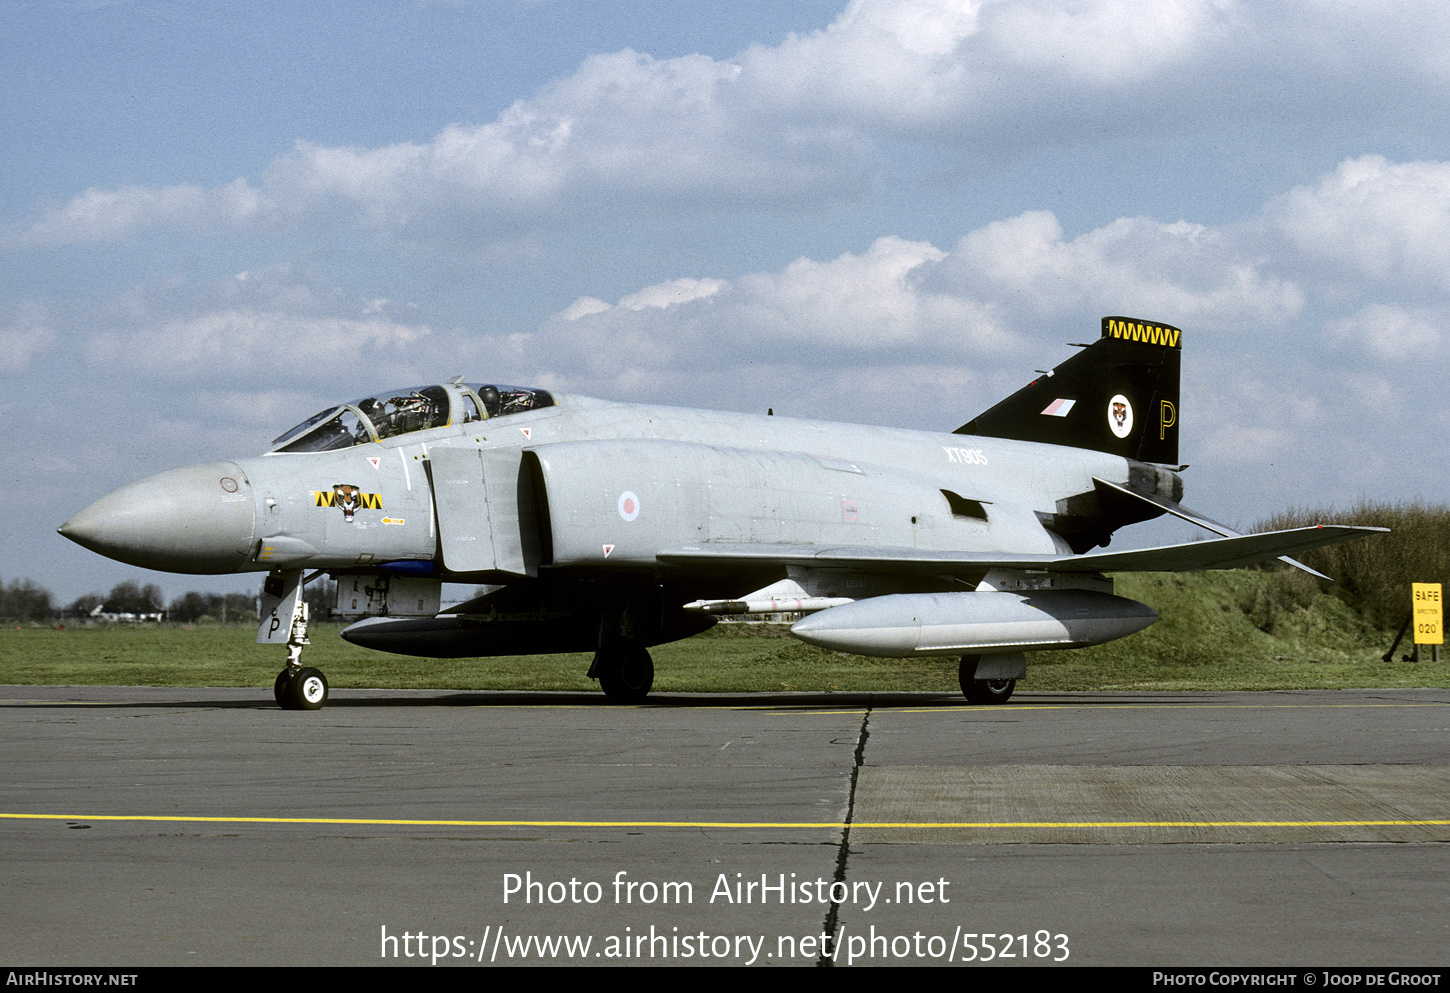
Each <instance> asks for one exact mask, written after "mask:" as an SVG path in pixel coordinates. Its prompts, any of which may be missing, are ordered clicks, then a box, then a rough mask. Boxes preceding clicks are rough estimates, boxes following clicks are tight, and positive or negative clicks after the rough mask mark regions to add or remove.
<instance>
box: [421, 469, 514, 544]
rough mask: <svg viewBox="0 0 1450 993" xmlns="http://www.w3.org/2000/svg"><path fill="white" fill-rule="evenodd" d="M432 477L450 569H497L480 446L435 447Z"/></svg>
mask: <svg viewBox="0 0 1450 993" xmlns="http://www.w3.org/2000/svg"><path fill="white" fill-rule="evenodd" d="M426 465H427V467H428V478H429V481H430V482H431V483H432V484H433V506H434V507H435V508H436V509H437V511H438V549H439V551H440V552H441V553H442V555H443V565H444V567H445V568H447V569H448V570H449V571H450V572H487V571H490V570H493V569H495V568H497V562H496V560H495V558H494V554H493V529H492V525H491V522H490V519H489V518H490V515H489V505H488V491H487V490H486V489H485V488H484V485H483V460H482V459H481V458H480V453H479V451H478V449H476V448H435V449H433V450H432V451H431V452H429V453H428V461H427V463H426Z"/></svg>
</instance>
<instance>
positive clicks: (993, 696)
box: [957, 655, 1017, 704]
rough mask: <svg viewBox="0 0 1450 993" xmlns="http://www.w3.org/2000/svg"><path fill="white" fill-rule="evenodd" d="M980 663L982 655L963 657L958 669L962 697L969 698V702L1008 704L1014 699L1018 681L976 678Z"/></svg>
mask: <svg viewBox="0 0 1450 993" xmlns="http://www.w3.org/2000/svg"><path fill="white" fill-rule="evenodd" d="M980 661H982V657H981V656H980V655H963V656H962V662H961V665H959V666H958V667H957V683H958V685H960V686H961V688H962V696H964V697H966V698H967V702H968V703H976V704H992V703H1006V702H1007V701H1008V700H1010V699H1012V691H1013V690H1015V689H1016V688H1017V680H1015V679H978V678H976V677H977V663H978V662H980Z"/></svg>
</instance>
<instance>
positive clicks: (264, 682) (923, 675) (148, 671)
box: [0, 570, 1450, 692]
mask: <svg viewBox="0 0 1450 993" xmlns="http://www.w3.org/2000/svg"><path fill="white" fill-rule="evenodd" d="M1301 577H1302V574H1299V573H1288V572H1283V573H1281V572H1257V571H1248V570H1239V571H1234V572H1215V573H1196V574H1190V575H1177V574H1161V575H1133V576H1123V577H1120V578H1119V580H1118V587H1117V590H1118V593H1119V594H1121V595H1123V596H1127V597H1131V598H1133V599H1135V600H1141V601H1143V602H1144V603H1147V604H1149V605H1150V606H1152V607H1154V608H1155V609H1156V610H1158V612H1159V613H1160V614H1161V615H1162V619H1161V620H1159V621H1158V623H1157V624H1155V625H1153V626H1152V627H1151V628H1149V629H1148V630H1147V631H1144V632H1142V633H1140V634H1137V635H1134V636H1133V637H1131V638H1125V639H1123V640H1121V641H1116V642H1112V643H1110V644H1107V645H1100V646H1098V647H1096V648H1090V649H1081V650H1078V651H1071V652H1040V653H1034V654H1032V655H1029V656H1028V678H1027V679H1026V680H1025V681H1024V682H1023V683H1022V684H1021V688H1023V689H1030V690H1088V689H1105V690H1264V689H1335V688H1349V687H1416V686H1419V687H1445V686H1450V656H1447V663H1446V664H1443V665H1440V666H1435V665H1432V664H1430V663H1429V661H1428V659H1429V653H1428V652H1426V653H1425V659H1426V661H1424V662H1421V663H1419V664H1415V663H1410V662H1405V661H1401V660H1400V659H1399V658H1397V659H1396V660H1395V661H1393V662H1388V663H1386V662H1382V661H1381V660H1380V656H1381V655H1383V654H1384V652H1385V651H1386V650H1387V649H1388V647H1389V643H1390V640H1391V637H1392V633H1386V632H1384V631H1381V630H1379V629H1376V628H1373V627H1371V626H1369V625H1367V624H1365V622H1364V621H1363V620H1362V619H1361V618H1360V617H1359V616H1358V615H1357V614H1355V613H1354V612H1353V611H1351V610H1350V609H1349V608H1348V607H1346V606H1345V605H1344V604H1343V603H1342V602H1340V601H1339V600H1337V599H1335V598H1334V597H1332V596H1328V595H1325V594H1324V593H1323V592H1321V591H1320V590H1319V589H1318V587H1317V585H1316V584H1315V583H1314V581H1313V580H1310V579H1308V578H1307V577H1302V578H1301ZM337 630H338V628H337V626H335V625H328V624H316V625H314V626H313V631H312V642H313V643H312V644H311V645H310V646H309V647H308V648H307V649H306V651H305V652H304V655H303V658H304V659H305V660H306V663H307V664H308V665H313V666H316V667H318V668H321V669H323V670H324V671H325V672H326V673H327V678H328V681H329V682H330V683H331V684H332V685H333V687H335V688H358V687H378V688H386V689H405V688H418V689H497V690H586V691H587V690H593V689H596V684H595V683H594V682H593V681H592V680H589V679H586V678H585V676H584V673H585V672H586V671H587V670H588V668H589V656H588V655H544V656H523V657H518V658H493V659H465V660H457V661H450V660H433V659H414V658H406V657H403V656H397V655H387V654H384V653H381V652H373V651H369V650H367V649H363V648H357V647H355V646H353V645H349V644H348V643H347V642H345V641H343V640H342V639H341V638H338V637H337V633H336V632H337ZM254 637H255V628H252V627H230V626H229V627H220V626H196V627H192V628H185V627H175V626H160V627H158V626H142V627H115V628H105V627H68V628H66V629H64V630H57V629H54V628H44V627H27V626H21V627H20V628H18V629H17V628H15V627H14V626H11V627H9V628H7V629H5V630H3V631H0V683H7V684H31V685H40V684H44V685H107V686H257V687H270V686H271V685H272V680H273V679H274V678H275V677H276V674H277V671H278V669H279V668H280V667H281V662H282V652H281V651H280V650H279V649H277V648H275V647H267V646H261V645H257V644H255V643H254V640H253V639H254ZM1408 650H1409V646H1408V645H1405V644H1402V645H1401V647H1400V650H1399V653H1398V654H1399V655H1404V654H1406V653H1407V652H1408ZM652 653H653V655H654V658H655V689H656V690H661V691H676V692H681V691H701V692H707V691H708V692H760V691H772V690H807V691H830V690H839V691H848V692H872V691H893V690H896V691H900V690H933V691H940V692H956V690H957V682H956V660H955V659H954V658H940V659H871V658H864V657H861V656H851V655H839V654H836V653H834V652H829V651H825V650H822V649H819V648H813V647H811V646H810V645H805V644H802V643H801V642H798V641H796V640H795V639H793V638H790V637H788V636H786V635H785V634H784V629H783V628H779V627H767V626H761V625H719V626H717V627H716V628H714V629H713V630H711V631H709V632H707V633H705V634H703V635H700V636H699V637H696V638H691V639H689V640H687V641H682V642H677V643H675V644H673V645H662V646H660V647H658V648H656V649H653V650H652Z"/></svg>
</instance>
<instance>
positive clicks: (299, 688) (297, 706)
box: [278, 669, 327, 710]
mask: <svg viewBox="0 0 1450 993" xmlns="http://www.w3.org/2000/svg"><path fill="white" fill-rule="evenodd" d="M278 678H279V681H280V677H278ZM325 703H327V677H326V676H324V675H323V674H322V673H321V672H320V671H319V670H317V669H298V670H297V674H296V675H294V676H293V677H292V678H291V679H290V680H288V682H287V690H286V693H285V694H284V701H283V703H282V709H283V710H321V709H322V706H323V704H325Z"/></svg>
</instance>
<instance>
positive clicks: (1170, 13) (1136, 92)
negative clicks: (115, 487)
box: [5, 0, 1447, 264]
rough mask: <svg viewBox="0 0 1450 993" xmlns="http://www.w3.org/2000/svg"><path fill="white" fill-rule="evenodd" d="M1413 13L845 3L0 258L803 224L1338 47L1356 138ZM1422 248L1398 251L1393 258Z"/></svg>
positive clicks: (1403, 71)
mask: <svg viewBox="0 0 1450 993" xmlns="http://www.w3.org/2000/svg"><path fill="white" fill-rule="evenodd" d="M1417 16H1420V17H1423V18H1424V19H1425V21H1424V28H1423V30H1422V31H1420V32H1418V34H1417V35H1413V36H1410V37H1405V32H1404V29H1403V27H1402V25H1401V23H1400V22H1401V21H1402V20H1403V18H1402V16H1401V14H1400V12H1399V10H1398V8H1397V7H1396V6H1395V5H1384V6H1381V7H1370V8H1357V9H1356V17H1355V18H1354V19H1353V21H1354V24H1353V29H1351V26H1350V20H1351V19H1348V18H1341V17H1334V16H1329V15H1327V14H1326V12H1325V10H1323V9H1321V8H1320V7H1318V6H1316V5H1314V4H1312V3H1303V4H1297V5H1289V6H1285V7H1275V8H1274V9H1273V10H1272V11H1271V10H1267V9H1264V8H1260V7H1257V6H1253V5H1249V4H1244V3H1239V2H1236V0H1161V2H1157V3H1154V4H1148V5H1145V4H1143V3H1140V2H1135V0H852V2H851V3H850V4H849V5H848V6H847V7H846V8H845V10H844V11H843V12H842V13H841V15H840V16H839V17H837V18H836V19H835V20H834V21H833V22H832V23H831V24H830V25H828V26H827V27H825V28H822V29H820V30H817V31H813V32H810V33H807V34H803V35H792V36H790V37H789V38H787V39H786V40H785V41H784V42H782V43H781V44H780V45H778V46H773V47H768V46H754V47H751V48H748V49H746V50H745V51H743V52H741V53H739V55H738V56H737V57H736V58H734V59H728V60H727V59H714V58H710V57H708V56H704V55H684V56H679V57H675V58H654V57H651V56H650V55H647V54H641V53H638V52H635V51H632V50H628V49H625V50H623V51H619V52H614V53H609V54H600V55H593V56H590V57H588V58H586V59H585V60H584V61H583V62H582V63H581V64H580V65H579V67H578V68H577V69H576V70H575V71H574V72H572V73H570V74H568V75H566V76H563V77H561V78H560V79H557V80H555V81H554V82H552V83H550V84H548V85H546V86H544V87H543V88H541V89H540V90H539V91H537V92H536V93H534V94H532V95H530V96H528V97H526V98H524V99H520V100H518V101H516V102H515V103H513V104H512V105H511V106H509V107H508V108H507V109H505V110H504V111H503V112H502V113H500V114H498V115H497V116H496V117H495V118H494V119H493V120H491V121H488V122H486V123H483V124H461V123H460V124H453V125H450V126H448V127H445V128H443V129H442V130H440V131H439V132H438V133H437V134H436V135H435V136H434V137H433V138H432V139H431V140H428V141H422V142H414V141H408V142H399V143H395V144H387V145H381V146H378V147H371V148H369V147H355V146H348V145H336V146H328V145H322V144H318V143H316V142H311V141H305V140H304V141H299V142H297V143H296V145H295V146H294V148H293V149H292V150H291V151H289V152H286V153H284V154H281V155H279V156H278V157H277V158H276V159H275V160H274V161H273V162H272V164H271V165H270V167H269V168H268V169H267V170H266V171H265V173H264V175H263V176H262V178H261V180H260V182H259V183H258V184H256V185H253V184H252V183H251V182H249V181H248V180H246V179H238V180H236V181H234V182H233V183H231V184H228V185H226V186H223V187H219V188H216V189H206V188H203V187H200V186H196V185H189V184H184V183H183V184H178V185H172V186H164V187H156V188H146V187H136V186H125V187H118V188H115V189H109V190H108V189H99V188H95V189H90V190H87V191H85V192H84V193H82V194H80V195H78V196H76V197H74V198H73V199H71V200H70V201H69V202H68V203H65V204H63V205H61V206H59V207H56V208H53V209H50V210H45V211H42V212H41V213H40V214H39V215H38V216H37V217H35V218H34V219H33V220H31V221H30V222H29V223H28V224H22V225H21V226H20V227H19V228H16V229H13V230H12V232H11V233H10V234H9V235H8V236H6V239H5V240H6V241H8V242H9V243H11V244H56V243H93V242H101V241H108V240H115V239H118V238H123V237H126V236H128V235H130V234H131V233H133V232H135V231H137V230H140V229H144V228H150V227H158V226H164V227H181V228H184V229H194V230H207V229H231V228H234V227H236V226H237V225H246V224H252V223H279V224H285V223H289V222H304V223H307V224H309V225H312V226H316V225H318V224H332V223H341V224H345V225H363V226H369V227H372V228H374V229H376V230H379V231H382V232H386V233H389V234H396V233H402V234H403V235H404V236H405V237H407V238H410V239H418V240H427V241H435V242H440V243H451V244H456V243H457V242H459V241H460V240H466V241H467V242H468V243H469V244H475V243H477V242H478V241H480V240H484V241H486V240H488V239H490V238H506V237H511V236H515V235H517V234H518V233H519V231H520V230H527V229H532V228H535V227H541V226H542V227H547V226H554V225H559V224H563V223H568V224H570V225H578V224H581V223H610V222H612V221H616V220H618V219H620V218H635V217H641V216H648V217H656V216H658V215H659V212H660V210H661V209H669V210H674V211H690V212H700V211H708V210H715V209H719V208H721V207H728V208H730V209H736V210H741V209H746V210H768V211H788V212H807V211H812V210H817V209H820V208H822V207H824V206H829V205H832V204H837V203H841V202H849V201H853V200H859V199H861V198H862V197H863V196H864V195H866V194H867V193H869V192H870V191H871V190H873V189H874V188H876V184H878V183H879V182H880V180H881V179H882V177H883V176H884V175H885V172H886V166H885V164H884V163H885V162H886V161H887V159H888V158H889V157H893V156H892V153H893V152H895V151H897V149H896V148H895V146H894V143H895V142H898V141H900V140H901V139H903V138H906V139H907V140H909V141H911V142H914V143H917V144H920V145H927V146H932V147H934V148H936V149H941V150H945V151H947V152H948V153H949V154H950V155H951V156H952V158H953V160H954V161H965V162H968V163H970V162H973V161H975V162H981V161H983V160H984V159H995V158H997V157H1000V156H1031V155H1033V154H1035V153H1037V152H1040V151H1041V150H1042V149H1044V148H1046V147H1050V146H1058V145H1060V144H1061V143H1062V142H1064V141H1073V140H1085V141H1090V142H1092V143H1094V144H1097V145H1098V146H1100V147H1101V146H1102V145H1103V144H1104V143H1110V142H1113V141H1129V142H1139V143H1141V141H1142V140H1143V139H1144V138H1145V137H1150V136H1151V135H1150V132H1151V133H1157V134H1177V133H1180V132H1181V130H1182V129H1184V128H1191V129H1192V130H1193V131H1194V132H1195V133H1200V134H1201V133H1203V132H1204V129H1205V127H1210V126H1213V122H1215V121H1217V122H1222V123H1221V125H1220V126H1222V127H1225V128H1232V127H1237V126H1238V125H1239V123H1240V122H1242V121H1243V120H1245V119H1258V118H1261V117H1262V116H1263V115H1264V113H1265V111H1264V108H1265V106H1266V103H1265V100H1264V98H1263V95H1264V92H1265V91H1266V90H1270V91H1275V92H1282V91H1284V89H1285V85H1286V84H1285V82H1284V79H1285V75H1286V72H1288V71H1290V70H1291V69H1292V71H1293V72H1294V74H1295V76H1296V78H1297V77H1298V76H1303V75H1304V74H1305V73H1306V72H1307V71H1309V70H1310V69H1313V70H1314V72H1318V73H1339V74H1340V75H1339V76H1338V77H1336V78H1339V79H1340V80H1341V81H1342V80H1343V79H1345V78H1347V77H1346V76H1345V75H1344V74H1345V73H1350V74H1354V73H1358V72H1359V71H1360V70H1359V69H1358V68H1356V66H1357V61H1356V60H1351V59H1346V58H1341V57H1340V55H1341V53H1342V52H1343V51H1344V50H1345V46H1346V44H1348V43H1349V42H1351V41H1355V42H1357V43H1359V44H1362V45H1364V44H1371V43H1372V42H1375V41H1378V42H1379V43H1380V44H1379V45H1378V46H1376V47H1374V51H1375V52H1376V53H1377V58H1378V60H1379V61H1377V62H1376V64H1375V68H1374V75H1375V79H1376V80H1378V81H1380V83H1381V84H1382V85H1385V86H1390V85H1393V86H1396V87H1398V88H1399V89H1398V90H1395V91H1394V92H1385V93H1379V92H1378V91H1377V97H1376V100H1375V101H1373V102H1371V103H1365V102H1359V103H1353V102H1352V101H1345V102H1344V105H1343V106H1340V105H1339V104H1336V105H1335V106H1334V107H1332V108H1330V109H1328V110H1325V109H1324V108H1323V106H1322V99H1321V98H1319V97H1316V98H1315V108H1316V109H1315V113H1316V114H1317V115H1322V116H1324V117H1325V121H1324V126H1325V127H1331V126H1333V122H1334V121H1336V120H1338V118H1336V117H1335V115H1346V116H1344V120H1346V121H1350V120H1352V122H1353V125H1354V126H1355V127H1356V128H1362V127H1363V126H1364V124H1365V118H1364V117H1363V115H1366V114H1368V115H1370V117H1371V118H1373V117H1374V116H1375V115H1384V114H1390V113H1392V112H1393V111H1394V108H1395V107H1396V106H1399V105H1400V104H1402V103H1404V102H1405V100H1408V99H1410V98H1411V97H1416V98H1418V97H1419V96H1420V95H1421V94H1422V92H1423V91H1424V88H1425V87H1426V86H1427V85H1428V86H1432V87H1433V86H1440V85H1443V83H1444V82H1445V77H1446V75H1447V74H1446V72H1445V71H1444V67H1445V65H1446V64H1447V60H1446V58H1445V57H1444V55H1443V53H1439V52H1436V51H1435V44H1434V42H1433V39H1434V38H1435V37H1436V35H1437V27H1438V26H1439V25H1442V24H1444V20H1443V19H1444V18H1445V17H1446V16H1447V15H1446V14H1436V13H1434V12H1433V10H1431V9H1428V8H1427V9H1426V10H1424V11H1421V12H1420V14H1418V15H1417ZM1440 34H1441V35H1443V32H1440ZM1351 36H1353V37H1351ZM1391 42H1393V43H1391ZM1432 53H1433V58H1432V57H1431V54H1432ZM1226 66H1231V67H1232V68H1231V71H1226V69H1225V67H1226ZM1316 78H1317V77H1316ZM1353 78H1355V79H1358V78H1359V77H1358V76H1354V77H1353ZM1395 93H1398V94H1399V95H1400V96H1401V97H1403V98H1404V99H1402V100H1396V99H1395V98H1394V95H1395ZM1209 105H1211V106H1212V108H1213V114H1212V118H1211V120H1208V121H1206V120H1205V119H1204V116H1203V114H1204V109H1205V107H1206V106H1209ZM894 158H895V160H896V161H898V162H903V161H906V157H903V156H894ZM1360 161H1361V163H1364V162H1368V161H1369V160H1360ZM903 168H906V169H910V168H911V166H909V165H908V166H904V167H903ZM907 178H908V180H909V179H910V177H907ZM1334 192H1335V191H1334V190H1327V189H1324V188H1321V189H1320V190H1317V191H1306V192H1305V193H1304V194H1302V195H1298V194H1296V195H1291V197H1290V201H1291V202H1290V203H1289V204H1287V205H1286V213H1285V225H1286V230H1289V231H1290V232H1291V235H1292V236H1300V237H1302V238H1303V239H1305V240H1306V243H1307V242H1308V241H1310V240H1312V239H1313V238H1314V237H1315V233H1314V232H1315V230H1316V228H1324V227H1328V228H1331V229H1333V228H1335V227H1337V226H1338V224H1337V223H1336V221H1335V219H1334V217H1322V216H1319V215H1320V214H1321V213H1322V212H1323V210H1324V209H1325V207H1324V205H1323V204H1322V203H1320V202H1319V201H1322V200H1324V199H1325V197H1326V196H1330V197H1331V199H1335V200H1338V198H1337V197H1333V196H1332V194H1334ZM1431 199H1432V200H1434V203H1433V206H1435V208H1436V209H1437V210H1438V209H1439V207H1440V204H1439V201H1438V200H1435V198H1434V197H1433V196H1432V197H1431ZM1301 200H1304V201H1307V202H1305V203H1300V201H1301ZM1406 206H1407V207H1408V206H1410V205H1409V204H1406ZM1341 209H1342V207H1341ZM1330 213H1331V214H1333V213H1335V210H1334V209H1333V208H1330ZM1432 227H1433V225H1432ZM1436 231H1438V228H1436V230H1435V231H1427V232H1426V233H1425V239H1424V241H1425V245H1426V246H1427V245H1428V243H1429V242H1430V241H1431V240H1433V237H1434V235H1435V233H1436ZM1424 247H1425V246H1422V245H1421V243H1420V242H1419V241H1417V242H1416V243H1415V245H1414V246H1412V247H1411V248H1410V249H1408V250H1407V260H1408V261H1411V262H1413V258H1414V257H1415V256H1417V255H1418V254H1420V253H1421V252H1422V251H1423V250H1424ZM1436 261H1437V264H1438V257H1437V258H1436Z"/></svg>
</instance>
